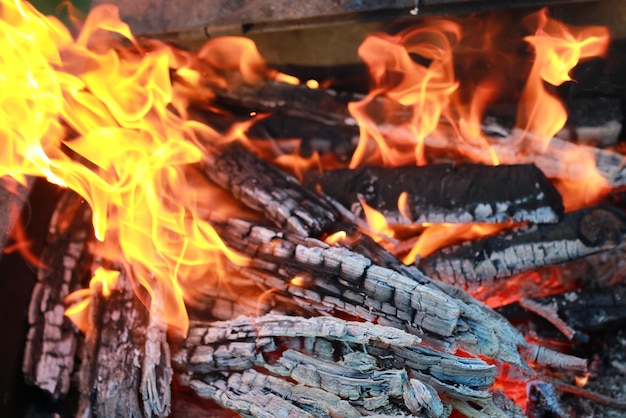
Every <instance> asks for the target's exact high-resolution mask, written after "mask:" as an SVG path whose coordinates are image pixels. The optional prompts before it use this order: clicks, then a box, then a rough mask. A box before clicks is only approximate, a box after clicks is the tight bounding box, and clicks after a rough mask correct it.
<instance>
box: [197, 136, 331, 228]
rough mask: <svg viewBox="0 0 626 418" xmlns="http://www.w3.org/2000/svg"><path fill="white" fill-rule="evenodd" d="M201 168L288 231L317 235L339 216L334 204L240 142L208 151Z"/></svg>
mask: <svg viewBox="0 0 626 418" xmlns="http://www.w3.org/2000/svg"><path fill="white" fill-rule="evenodd" d="M202 168H203V172H204V173H205V174H206V175H207V177H208V178H209V179H210V180H212V181H213V182H215V183H216V184H217V185H219V186H220V187H223V188H225V189H227V190H230V191H231V192H232V194H233V195H234V196H235V198H237V199H239V200H240V201H241V202H242V203H243V204H245V205H246V206H248V207H250V208H252V209H255V210H258V211H261V212H263V213H264V214H265V216H266V217H267V219H269V220H270V221H272V222H274V224H276V225H277V226H278V227H280V228H284V229H285V230H286V231H289V232H292V233H295V234H299V235H301V236H313V237H317V236H320V235H321V234H322V233H324V232H325V231H327V230H328V228H329V227H330V225H332V224H333V223H334V222H335V221H336V219H337V215H336V214H335V211H334V210H333V208H332V206H330V205H329V204H328V203H327V202H325V201H324V200H323V199H322V198H320V197H318V196H317V195H315V194H313V193H311V192H309V191H308V190H306V189H305V188H304V187H302V186H301V185H300V183H299V182H298V181H297V180H296V179H295V178H293V177H291V176H288V175H287V174H285V173H284V172H282V171H280V170H279V169H277V168H276V167H273V166H271V165H270V164H268V163H266V162H265V161H263V160H261V159H260V158H258V157H257V156H256V155H254V154H253V153H251V152H250V151H248V150H247V149H245V148H244V147H243V146H242V145H240V144H237V143H231V144H229V145H226V146H224V147H221V148H220V149H218V150H216V151H215V152H209V153H208V155H207V157H206V158H205V159H204V161H203V163H202Z"/></svg>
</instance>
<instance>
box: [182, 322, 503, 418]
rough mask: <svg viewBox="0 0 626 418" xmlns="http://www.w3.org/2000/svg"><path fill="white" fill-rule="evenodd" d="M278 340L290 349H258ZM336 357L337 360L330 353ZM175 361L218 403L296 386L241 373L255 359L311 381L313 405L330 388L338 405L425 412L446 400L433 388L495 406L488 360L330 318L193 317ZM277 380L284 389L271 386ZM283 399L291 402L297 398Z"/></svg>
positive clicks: (438, 412) (440, 412)
mask: <svg viewBox="0 0 626 418" xmlns="http://www.w3.org/2000/svg"><path fill="white" fill-rule="evenodd" d="M286 338H288V340H286ZM285 343H286V344H287V345H288V346H289V347H292V349H289V350H287V351H285V352H282V353H281V354H280V357H278V359H277V360H276V361H272V362H271V363H268V362H267V361H266V360H265V357H264V355H263V353H265V354H266V355H267V354H269V353H271V352H273V351H275V350H277V349H279V347H281V346H284V345H285ZM336 358H339V359H340V360H339V361H338V362H337V360H333V359H336ZM175 365H176V367H177V368H180V369H181V370H183V371H184V373H183V374H182V378H183V379H184V380H186V381H187V384H189V385H190V386H191V387H193V388H194V389H195V390H197V391H198V392H199V393H201V394H203V396H207V397H211V399H214V400H216V401H218V402H219V401H220V400H221V403H224V400H225V399H232V398H235V395H234V394H236V393H239V392H244V393H248V392H249V391H251V390H252V389H253V388H254V389H255V390H254V392H256V393H257V394H258V393H260V392H261V390H262V389H266V390H268V391H270V393H272V392H273V393H275V394H280V393H281V392H283V391H284V390H287V387H291V389H292V390H293V391H294V392H295V393H299V390H298V389H297V388H294V387H293V386H292V385H291V384H289V383H287V382H281V380H280V379H278V378H276V377H272V376H264V375H259V374H256V373H254V375H255V376H250V375H248V376H247V378H243V376H246V373H250V372H246V370H248V369H250V368H251V367H253V366H255V367H260V368H263V369H266V370H267V371H268V372H269V373H270V374H271V375H274V376H284V377H290V378H291V379H294V380H295V381H296V382H298V383H299V384H300V385H304V386H308V387H311V388H316V389H317V390H318V391H319V392H316V391H315V390H314V391H313V392H312V393H311V394H310V396H311V397H313V398H317V397H320V396H322V395H324V396H322V397H321V398H320V400H321V402H320V403H319V405H320V406H322V405H327V404H328V403H327V402H328V397H329V394H330V395H332V396H336V397H337V398H335V402H334V403H333V404H334V405H342V404H343V407H344V408H346V407H348V405H350V404H351V405H352V406H353V407H356V408H357V409H363V410H364V411H369V413H390V412H392V411H393V409H391V410H390V409H389V408H392V407H393V405H394V403H395V404H396V408H398V407H399V406H400V405H402V404H404V406H403V407H401V408H400V409H399V410H396V412H401V411H402V410H403V409H404V412H405V413H406V412H411V413H415V414H417V413H419V411H420V410H421V409H425V410H427V411H428V412H427V414H429V416H445V415H447V413H445V412H444V411H446V410H448V411H449V407H444V404H442V403H441V401H440V400H439V397H438V395H437V392H439V393H443V394H444V396H445V397H446V399H448V398H451V399H454V400H456V401H457V402H466V401H471V402H475V403H477V404H478V405H481V407H482V408H485V410H484V411H483V412H484V413H487V410H488V409H489V408H495V407H494V406H493V404H492V401H491V396H490V395H487V394H486V393H485V392H483V391H482V388H484V387H486V386H489V384H490V383H489V382H490V381H491V379H492V378H493V376H494V372H495V369H494V368H493V366H489V365H487V364H486V363H483V362H482V361H480V360H478V359H469V358H460V357H455V356H452V355H446V354H442V353H439V352H436V351H433V350H432V349H428V348H426V347H424V346H421V345H420V340H419V338H417V337H415V336H412V335H410V334H407V333H405V332H403V331H400V330H396V329H393V328H389V327H384V326H380V325H373V324H369V323H361V322H357V323H355V322H347V321H343V320H340V319H337V318H328V317H318V318H310V319H303V318H298V317H291V316H275V315H267V316H263V317H259V318H257V319H252V318H240V319H237V320H232V321H225V322H214V323H208V324H202V323H197V324H193V325H192V327H191V329H190V334H189V336H188V338H187V339H186V341H185V342H184V344H183V346H182V348H181V350H180V351H179V352H178V354H177V355H176V356H175ZM233 372H243V373H242V374H241V375H240V374H239V373H233ZM220 373H222V374H223V373H228V375H227V378H228V384H227V385H226V386H223V385H220V384H219V383H217V382H216V379H217V380H221V379H225V377H224V376H223V377H221V378H220V377H219V376H220ZM414 379H416V380H414ZM246 381H248V382H251V381H257V383H256V384H253V385H252V388H248V389H247V390H246V389H242V388H240V387H239V384H241V383H243V382H246ZM240 382H241V383H240ZM247 384H250V383H247ZM257 385H259V386H257ZM431 385H433V386H431ZM278 387H283V388H284V389H283V390H282V391H281V390H278V391H277V388H278ZM435 389H436V390H435ZM225 391H226V392H227V393H226V394H225ZM257 391H258V392H257ZM324 392H326V393H324ZM294 395H295V394H294ZM257 396H258V395H257ZM324 397H326V401H324ZM340 399H343V401H341V402H339V400H340ZM393 399H395V402H394V401H393ZM291 400H292V402H295V403H296V405H298V404H299V402H298V401H297V399H291ZM398 402H400V404H398ZM257 405H258V404H257ZM261 405H262V404H261ZM331 405H332V404H331ZM335 407H336V406H335ZM306 409H307V408H306V407H305V410H306ZM348 410H349V409H348ZM448 413H449V412H448ZM353 414H354V413H353ZM314 415H317V414H314ZM356 416H359V415H356Z"/></svg>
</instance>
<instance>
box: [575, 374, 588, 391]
mask: <svg viewBox="0 0 626 418" xmlns="http://www.w3.org/2000/svg"><path fill="white" fill-rule="evenodd" d="M574 381H575V382H576V386H578V387H579V388H584V387H585V386H586V385H587V382H589V373H585V374H584V375H582V376H574Z"/></svg>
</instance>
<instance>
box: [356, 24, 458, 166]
mask: <svg viewBox="0 0 626 418" xmlns="http://www.w3.org/2000/svg"><path fill="white" fill-rule="evenodd" d="M460 35H461V32H460V27H459V26H458V25H457V24H455V23H453V22H449V21H444V20H440V21H434V22H431V23H428V24H426V25H425V26H423V27H417V28H413V29H408V30H406V31H403V32H401V33H399V34H398V35H396V36H389V35H385V34H377V35H372V36H368V37H367V38H366V39H365V41H364V42H363V43H362V44H361V46H360V47H359V51H358V52H359V56H360V57H361V58H362V59H363V60H364V61H365V63H366V64H367V65H368V67H369V69H370V73H371V75H372V78H373V81H374V88H373V89H372V91H371V92H370V93H369V94H368V95H367V97H365V98H364V99H363V100H362V101H360V102H355V103H350V105H349V110H350V113H351V114H352V115H353V116H354V118H355V119H356V120H357V121H358V122H359V125H360V127H361V135H360V141H359V144H358V147H357V149H356V151H355V152H354V155H353V157H352V161H351V163H350V166H351V167H352V168H354V167H357V166H359V165H361V164H363V163H365V162H368V161H371V160H374V159H379V160H381V161H382V163H383V164H385V165H403V164H406V163H409V162H416V163H418V164H423V163H425V160H424V155H423V154H424V138H425V137H426V136H427V135H428V134H430V133H431V132H432V131H433V130H434V129H435V128H436V126H437V124H438V123H439V118H440V116H441V114H442V112H443V110H444V109H445V108H446V106H447V104H448V102H449V99H450V96H451V94H452V93H453V92H454V91H455V90H456V89H457V87H458V83H457V82H456V80H455V79H454V69H453V62H452V48H451V45H452V43H453V42H455V41H456V40H457V39H458V38H459V37H460ZM379 95H385V96H387V97H388V98H390V99H392V100H393V101H395V102H396V103H397V104H398V105H401V106H404V107H409V108H411V110H412V111H411V114H410V115H408V117H407V118H405V119H406V120H402V121H400V122H399V123H398V124H399V125H401V126H404V127H405V128H406V129H407V130H408V132H409V135H408V136H406V137H405V138H403V139H400V138H398V139H396V140H391V139H390V137H384V136H383V134H382V133H381V132H380V131H379V130H378V128H377V124H380V123H377V120H376V116H375V115H373V114H371V111H370V107H371V105H372V104H375V99H376V97H378V96H379ZM393 111H394V109H385V112H384V115H378V118H380V117H381V116H383V117H384V116H385V115H389V114H391V113H392V112H393ZM384 122H385V123H389V122H390V121H387V120H384ZM372 145H374V147H372ZM366 157H367V158H366Z"/></svg>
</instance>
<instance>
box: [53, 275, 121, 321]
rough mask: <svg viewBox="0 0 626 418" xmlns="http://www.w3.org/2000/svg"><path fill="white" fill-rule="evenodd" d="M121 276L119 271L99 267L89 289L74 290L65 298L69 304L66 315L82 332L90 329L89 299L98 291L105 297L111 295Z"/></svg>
mask: <svg viewBox="0 0 626 418" xmlns="http://www.w3.org/2000/svg"><path fill="white" fill-rule="evenodd" d="M119 276H120V272H119V271H116V270H108V269H105V268H104V267H98V268H97V269H96V271H95V272H94V276H93V277H92V278H91V280H90V282H89V288H88V289H81V290H79V291H76V292H73V293H71V294H70V295H68V296H67V297H66V298H65V304H66V305H67V306H68V307H67V309H66V310H65V315H66V316H67V317H68V318H70V319H71V320H72V322H74V324H76V326H77V327H78V329H80V330H81V331H82V332H87V330H88V329H89V325H88V324H89V320H88V319H87V315H88V311H87V306H89V299H90V298H91V297H92V296H93V295H94V294H95V293H98V292H99V293H102V295H103V296H104V297H105V298H107V297H109V296H111V293H112V291H113V290H115V288H116V287H117V282H118V279H119Z"/></svg>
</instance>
